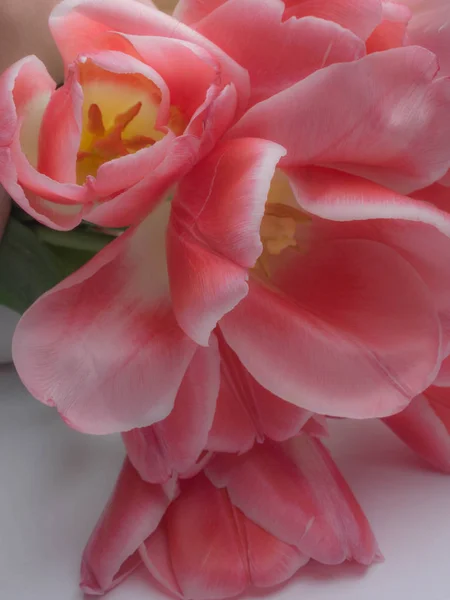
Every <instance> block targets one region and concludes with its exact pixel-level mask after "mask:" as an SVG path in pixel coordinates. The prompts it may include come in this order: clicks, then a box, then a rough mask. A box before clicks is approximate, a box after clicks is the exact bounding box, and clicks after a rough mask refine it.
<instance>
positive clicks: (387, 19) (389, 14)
mask: <svg viewBox="0 0 450 600" xmlns="http://www.w3.org/2000/svg"><path fill="white" fill-rule="evenodd" d="M410 19H411V11H410V10H409V8H408V7H407V6H404V5H403V4H398V3H397V2H390V1H389V0H387V1H384V0H383V20H382V22H381V23H380V24H379V25H378V27H376V29H375V30H374V31H373V32H372V35H371V36H370V38H369V39H368V40H367V43H366V47H367V52H380V51H381V50H389V49H390V48H398V47H401V46H403V45H406V44H405V42H406V40H407V33H406V31H407V27H408V23H409V21H410Z"/></svg>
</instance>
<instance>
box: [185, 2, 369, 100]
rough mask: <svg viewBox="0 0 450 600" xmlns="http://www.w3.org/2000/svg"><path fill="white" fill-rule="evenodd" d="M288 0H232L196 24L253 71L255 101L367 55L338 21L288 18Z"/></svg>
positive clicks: (202, 31)
mask: <svg viewBox="0 0 450 600" xmlns="http://www.w3.org/2000/svg"><path fill="white" fill-rule="evenodd" d="M284 8H285V6H284V3H283V1H282V0H271V1H270V2H261V0H228V2H226V3H224V4H223V5H222V6H220V7H219V8H217V9H216V10H214V11H212V12H211V13H210V14H209V15H208V16H206V17H205V18H204V19H203V20H202V21H201V22H199V23H197V24H196V25H195V29H196V31H198V32H200V33H202V34H203V35H204V36H205V37H206V38H208V39H210V40H212V41H213V42H214V43H215V44H217V45H218V46H220V47H221V48H222V49H223V50H224V51H225V52H226V53H227V54H228V55H229V56H231V57H232V58H233V59H234V60H236V62H238V63H239V64H241V65H242V66H243V67H245V68H246V69H247V70H248V72H249V75H250V82H251V96H250V105H253V104H256V103H257V102H260V101H261V100H264V99H266V98H269V97H270V96H272V95H273V94H275V93H277V92H279V91H281V90H283V89H286V88H288V87H290V86H291V85H293V84H295V83H297V82H298V81H300V80H301V79H304V78H305V77H307V76H308V75H310V74H311V73H314V72H315V71H316V70H318V69H322V68H323V67H326V66H328V65H330V64H333V63H336V62H347V61H353V60H356V59H359V58H361V57H362V56H364V54H365V46H364V43H363V41H362V40H361V39H360V38H359V37H357V36H356V35H355V34H353V33H352V32H351V31H349V30H348V29H344V28H343V27H341V26H340V25H337V24H336V23H334V22H332V21H325V20H323V19H317V18H315V17H305V18H302V19H289V20H288V21H285V22H283V21H282V16H283V12H284Z"/></svg>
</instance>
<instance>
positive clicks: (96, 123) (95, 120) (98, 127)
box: [87, 104, 105, 137]
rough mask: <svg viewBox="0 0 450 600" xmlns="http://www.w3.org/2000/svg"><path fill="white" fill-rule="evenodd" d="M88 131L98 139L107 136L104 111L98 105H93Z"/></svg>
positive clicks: (89, 115)
mask: <svg viewBox="0 0 450 600" xmlns="http://www.w3.org/2000/svg"><path fill="white" fill-rule="evenodd" d="M87 128H88V131H89V133H92V135H94V136H96V137H103V136H104V135H105V126H104V125H103V117H102V111H101V110H100V108H99V106H98V104H91V106H90V107H89V111H88V126H87Z"/></svg>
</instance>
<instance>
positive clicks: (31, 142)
mask: <svg viewBox="0 0 450 600" xmlns="http://www.w3.org/2000/svg"><path fill="white" fill-rule="evenodd" d="M54 88H55V82H54V81H53V80H52V79H51V77H50V76H49V75H48V73H47V71H46V69H45V67H44V65H43V64H42V63H41V62H40V61H39V60H38V59H37V58H36V57H27V58H24V59H22V60H21V61H19V62H17V63H15V64H14V65H13V66H12V67H10V68H9V69H8V70H6V71H5V72H4V73H3V75H2V76H1V77H0V115H1V116H0V132H1V133H0V145H1V146H3V148H0V183H1V184H2V185H3V186H4V188H5V189H6V190H7V192H8V193H9V194H10V195H11V196H12V197H13V198H14V200H15V201H16V202H17V203H18V204H19V205H20V206H21V207H22V208H23V209H24V210H25V211H27V212H28V213H29V214H30V215H31V216H32V217H34V218H35V219H37V220H38V221H40V222H42V223H44V224H45V225H49V226H51V227H54V228H56V229H71V228H72V227H74V226H75V225H77V224H78V223H79V222H80V220H81V210H82V205H83V204H84V203H86V202H87V197H86V192H84V191H83V190H82V189H81V188H79V187H78V186H76V185H72V184H61V183H58V182H55V181H52V180H51V179H49V178H48V177H46V176H44V175H40V174H39V173H38V172H37V171H36V168H37V164H38V155H39V131H40V128H41V125H42V123H43V117H44V114H45V111H46V109H48V106H49V101H50V99H51V97H52V94H53V92H54ZM67 124H68V123H67V121H66V125H67ZM57 135H58V134H57V133H56V132H55V136H57ZM41 196H42V197H41Z"/></svg>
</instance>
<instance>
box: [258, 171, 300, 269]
mask: <svg viewBox="0 0 450 600" xmlns="http://www.w3.org/2000/svg"><path fill="white" fill-rule="evenodd" d="M310 223H311V219H310V217H309V216H308V215H307V214H306V213H304V212H303V211H302V210H301V209H300V208H299V207H298V204H297V201H296V200H295V197H294V195H293V193H292V190H291V188H290V185H289V181H288V179H287V177H286V176H285V175H284V174H283V173H281V172H278V171H277V172H276V175H275V177H274V179H273V182H272V185H271V188H270V192H269V197H268V199H267V202H266V207H265V211H264V216H263V218H262V221H261V227H260V230H259V235H260V238H261V242H262V245H263V251H262V253H261V255H260V257H259V258H258V261H257V263H256V265H255V269H256V270H257V271H258V272H259V273H260V275H264V276H265V277H270V276H271V274H272V270H273V268H274V267H275V266H276V265H277V264H278V263H279V259H280V257H281V255H282V254H283V253H284V252H285V251H287V250H291V251H295V252H298V253H301V254H304V253H305V252H306V251H307V249H308V244H309V225H310Z"/></svg>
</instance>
